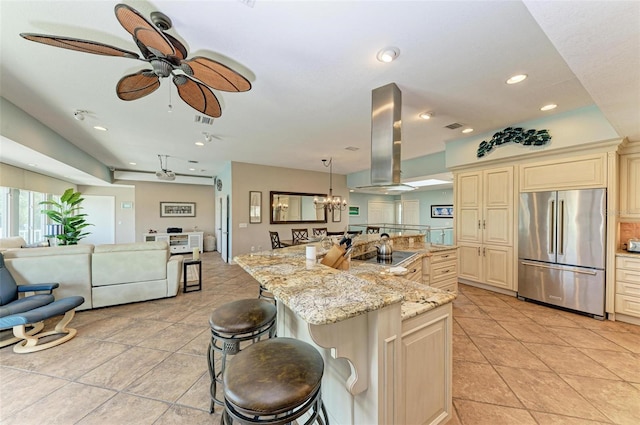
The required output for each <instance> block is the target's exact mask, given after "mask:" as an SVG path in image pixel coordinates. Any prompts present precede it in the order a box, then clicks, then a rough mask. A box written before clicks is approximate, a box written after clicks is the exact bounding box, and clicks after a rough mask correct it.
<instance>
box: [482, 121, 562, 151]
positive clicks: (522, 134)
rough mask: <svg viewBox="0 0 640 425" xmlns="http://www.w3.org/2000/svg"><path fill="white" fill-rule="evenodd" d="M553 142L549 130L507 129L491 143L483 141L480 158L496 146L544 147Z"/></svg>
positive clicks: (492, 139)
mask: <svg viewBox="0 0 640 425" xmlns="http://www.w3.org/2000/svg"><path fill="white" fill-rule="evenodd" d="M549 140H551V136H550V135H549V131H548V130H533V129H532V130H526V131H525V130H524V129H523V128H522V127H516V128H512V127H507V128H505V129H504V130H502V131H498V132H497V133H496V134H494V135H493V137H492V138H491V140H490V141H488V142H487V141H485V140H483V141H482V143H480V146H478V158H482V157H483V156H485V155H486V154H487V153H489V152H490V151H491V150H492V149H493V147H494V146H500V145H503V144H505V143H509V142H513V143H519V144H521V145H524V146H531V145H533V146H542V145H544V144H546V143H547V142H548V141H549Z"/></svg>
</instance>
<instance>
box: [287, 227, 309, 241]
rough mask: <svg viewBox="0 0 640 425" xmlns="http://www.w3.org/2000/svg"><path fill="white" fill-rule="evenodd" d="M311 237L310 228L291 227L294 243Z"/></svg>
mask: <svg viewBox="0 0 640 425" xmlns="http://www.w3.org/2000/svg"><path fill="white" fill-rule="evenodd" d="M307 239H309V229H291V240H292V242H293V244H294V245H298V244H300V243H303V241H306V240H307Z"/></svg>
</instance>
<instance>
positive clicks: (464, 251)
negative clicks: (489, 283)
mask: <svg viewBox="0 0 640 425" xmlns="http://www.w3.org/2000/svg"><path fill="white" fill-rule="evenodd" d="M480 250H481V248H480V245H460V246H459V247H458V276H459V277H462V278H465V279H470V280H475V281H480V276H481V258H482V257H481V256H480Z"/></svg>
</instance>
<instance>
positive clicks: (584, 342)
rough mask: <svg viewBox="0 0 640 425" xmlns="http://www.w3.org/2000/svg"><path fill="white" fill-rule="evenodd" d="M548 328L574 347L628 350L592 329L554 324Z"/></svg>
mask: <svg viewBox="0 0 640 425" xmlns="http://www.w3.org/2000/svg"><path fill="white" fill-rule="evenodd" d="M547 329H549V330H550V331H551V332H553V333H554V334H555V335H557V336H558V337H560V338H562V339H563V340H564V341H566V342H567V344H569V345H571V346H573V347H577V348H593V349H596V350H609V351H627V350H626V349H625V348H623V347H621V346H620V345H618V344H615V343H613V342H611V341H610V340H608V339H606V338H603V337H602V336H600V335H598V334H597V333H595V332H594V331H592V330H590V329H575V328H573V329H571V328H557V327H553V326H549V327H547Z"/></svg>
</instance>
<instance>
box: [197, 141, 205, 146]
mask: <svg viewBox="0 0 640 425" xmlns="http://www.w3.org/2000/svg"><path fill="white" fill-rule="evenodd" d="M196 146H204V142H196Z"/></svg>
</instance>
